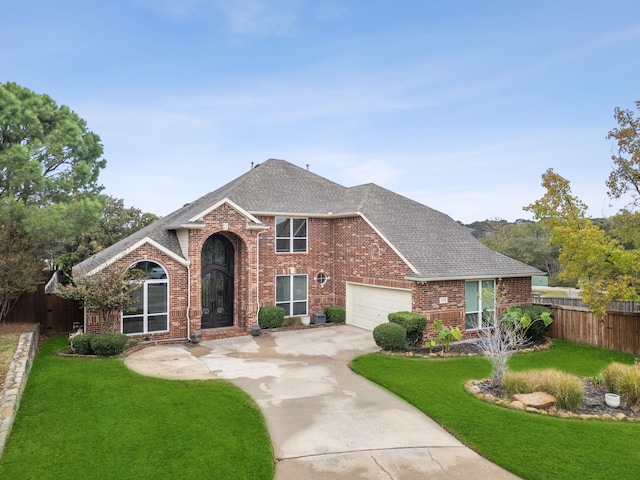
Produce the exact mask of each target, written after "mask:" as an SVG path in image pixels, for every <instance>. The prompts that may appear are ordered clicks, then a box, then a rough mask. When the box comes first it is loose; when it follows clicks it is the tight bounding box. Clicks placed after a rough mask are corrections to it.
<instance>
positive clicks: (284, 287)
mask: <svg viewBox="0 0 640 480" xmlns="http://www.w3.org/2000/svg"><path fill="white" fill-rule="evenodd" d="M276 306H277V307H282V308H284V314H285V316H292V315H306V314H307V276H306V275H277V276H276Z"/></svg>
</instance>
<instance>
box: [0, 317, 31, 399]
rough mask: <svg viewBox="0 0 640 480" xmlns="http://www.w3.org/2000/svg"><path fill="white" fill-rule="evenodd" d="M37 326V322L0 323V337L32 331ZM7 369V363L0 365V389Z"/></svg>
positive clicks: (2, 386) (0, 389)
mask: <svg viewBox="0 0 640 480" xmlns="http://www.w3.org/2000/svg"><path fill="white" fill-rule="evenodd" d="M37 326H38V324H37V323H0V337H1V336H5V335H17V336H18V337H19V336H20V335H22V334H23V333H26V332H33V331H34V330H35V329H36V327H37ZM16 346H17V340H16ZM38 346H40V345H38ZM8 371H9V365H6V366H0V391H2V389H3V388H4V382H5V380H6V378H7V372H8Z"/></svg>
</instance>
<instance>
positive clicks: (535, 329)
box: [519, 305, 553, 343]
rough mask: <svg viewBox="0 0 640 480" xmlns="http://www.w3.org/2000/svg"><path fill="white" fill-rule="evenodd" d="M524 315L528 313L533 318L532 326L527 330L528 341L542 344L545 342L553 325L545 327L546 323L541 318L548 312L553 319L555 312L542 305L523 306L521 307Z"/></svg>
mask: <svg viewBox="0 0 640 480" xmlns="http://www.w3.org/2000/svg"><path fill="white" fill-rule="evenodd" d="M519 308H520V310H522V313H527V314H528V315H529V317H530V318H531V322H532V323H531V326H530V327H529V330H527V335H526V339H527V340H529V341H530V342H533V343H540V342H542V341H543V340H544V337H546V336H547V335H548V334H549V330H551V325H552V324H549V325H547V326H545V324H544V322H543V321H542V319H541V318H540V315H541V314H542V313H543V312H548V313H550V314H551V317H553V310H551V309H550V308H548V307H544V306H542V305H522V306H521V307H519Z"/></svg>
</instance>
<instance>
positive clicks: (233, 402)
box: [0, 337, 274, 480]
mask: <svg viewBox="0 0 640 480" xmlns="http://www.w3.org/2000/svg"><path fill="white" fill-rule="evenodd" d="M65 344H66V339H65V338H64V337H58V338H54V339H52V340H50V341H49V342H47V343H46V344H45V345H44V346H43V348H42V350H41V351H40V353H39V354H38V356H37V357H36V359H35V362H34V365H33V369H32V371H31V374H30V375H29V382H28V384H27V388H26V390H25V395H24V397H23V399H22V402H21V404H20V409H19V411H18V415H17V418H16V421H15V423H14V426H13V430H12V433H11V437H10V438H9V442H8V444H7V447H6V449H5V453H4V456H3V457H2V460H1V463H0V478H7V479H9V478H15V479H18V478H24V479H27V478H33V479H36V478H37V479H39V480H44V479H61V478H91V479H96V480H98V479H114V480H122V479H136V480H141V479H157V478H179V479H203V478H207V479H252V480H253V479H271V478H273V472H274V461H273V451H272V448H271V441H270V438H269V434H268V431H267V427H266V424H265V421H264V419H263V417H262V415H261V413H260V411H259V409H258V407H257V406H256V404H255V403H254V402H253V401H252V400H251V398H250V397H249V396H248V395H246V394H245V393H244V392H243V391H242V390H240V389H238V388H236V387H235V386H233V385H232V384H230V383H228V382H226V381H218V380H209V381H170V380H161V379H156V378H149V377H143V376H141V375H138V374H136V373H133V372H131V371H129V370H128V369H127V368H126V367H125V366H124V364H123V362H122V360H121V359H117V358H110V359H84V358H68V357H59V356H56V355H55V354H54V353H55V352H56V351H57V350H60V349H61V348H63V347H64V346H65Z"/></svg>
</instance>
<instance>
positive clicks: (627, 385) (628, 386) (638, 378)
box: [602, 362, 640, 405]
mask: <svg viewBox="0 0 640 480" xmlns="http://www.w3.org/2000/svg"><path fill="white" fill-rule="evenodd" d="M602 379H603V380H604V383H605V385H606V386H607V389H608V390H609V391H610V392H611V393H617V394H618V395H620V398H622V400H623V401H625V402H626V403H628V404H630V405H640V365H625V364H623V363H618V362H614V363H611V364H610V365H609V366H608V367H607V368H605V369H604V370H603V371H602Z"/></svg>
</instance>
